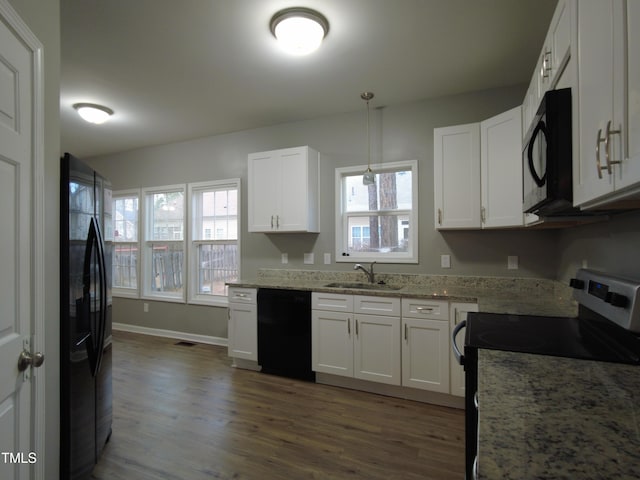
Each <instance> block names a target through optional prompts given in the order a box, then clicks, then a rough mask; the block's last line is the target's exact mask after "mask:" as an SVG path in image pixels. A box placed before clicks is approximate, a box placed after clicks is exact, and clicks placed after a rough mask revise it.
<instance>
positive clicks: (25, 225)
mask: <svg viewBox="0 0 640 480" xmlns="http://www.w3.org/2000/svg"><path fill="white" fill-rule="evenodd" d="M0 7H2V8H1V9H0V205H2V208H0V225H2V228H0V265H2V275H0V451H1V452H3V454H2V459H0V478H2V479H14V480H18V479H19V480H23V479H27V478H29V474H30V465H29V460H30V458H31V457H30V456H29V454H30V451H31V446H32V445H33V444H32V441H31V438H30V429H31V425H30V422H31V388H30V384H29V377H30V376H31V374H32V372H31V369H30V368H28V369H27V370H25V371H24V372H20V371H19V370H18V357H19V355H20V353H21V352H22V350H23V348H25V347H27V348H30V347H29V345H28V342H29V341H30V337H31V314H32V311H31V295H32V294H31V284H32V278H31V271H32V264H31V256H32V251H31V245H32V243H31V242H32V238H33V237H32V231H31V222H32V219H33V210H32V202H31V199H32V192H33V190H32V184H31V175H32V160H33V152H32V141H33V139H32V120H33V116H32V103H31V102H32V90H33V86H32V83H31V82H32V75H33V73H32V72H33V64H32V62H33V58H32V52H31V50H29V48H28V47H26V46H25V43H24V42H23V41H22V40H21V39H20V38H18V37H17V36H16V34H15V33H14V30H13V29H11V28H9V27H8V26H7V24H6V23H5V21H8V20H5V16H4V12H5V11H6V9H7V7H5V6H3V5H2V4H0ZM36 453H37V452H36Z"/></svg>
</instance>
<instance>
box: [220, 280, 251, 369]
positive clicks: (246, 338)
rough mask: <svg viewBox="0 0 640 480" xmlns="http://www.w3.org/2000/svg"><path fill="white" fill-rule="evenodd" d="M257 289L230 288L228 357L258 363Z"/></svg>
mask: <svg viewBox="0 0 640 480" xmlns="http://www.w3.org/2000/svg"><path fill="white" fill-rule="evenodd" d="M256 297H257V290H256V289H255V288H237V287H231V288H229V323H228V333H227V335H228V337H229V340H228V342H229V343H228V355H229V356H230V357H233V358H241V359H244V360H255V361H258V309H257V302H256Z"/></svg>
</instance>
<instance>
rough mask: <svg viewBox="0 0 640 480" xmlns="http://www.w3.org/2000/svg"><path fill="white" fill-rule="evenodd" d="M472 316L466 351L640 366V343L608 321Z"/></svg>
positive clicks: (526, 316)
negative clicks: (524, 354)
mask: <svg viewBox="0 0 640 480" xmlns="http://www.w3.org/2000/svg"><path fill="white" fill-rule="evenodd" d="M584 313H585V312H582V311H581V314H580V316H579V317H577V318H571V317H544V316H532V315H511V314H498V313H482V312H479V313H478V312H472V313H469V315H468V317H467V328H466V334H465V347H472V348H474V347H475V348H485V349H491V350H506V351H511V352H522V353H533V354H539V355H552V356H557V357H569V358H579V359H585V360H597V361H603V362H615V363H629V364H637V365H640V339H639V338H638V337H637V336H635V335H633V334H631V333H630V332H628V331H627V330H625V329H623V328H621V327H619V326H617V325H615V324H613V323H612V322H610V321H608V320H601V319H598V318H588V317H589V315H588V314H586V315H585V314H584Z"/></svg>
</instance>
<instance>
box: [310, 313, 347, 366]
mask: <svg viewBox="0 0 640 480" xmlns="http://www.w3.org/2000/svg"><path fill="white" fill-rule="evenodd" d="M311 329H312V330H311V331H312V336H311V338H312V342H311V365H312V369H313V370H314V371H315V372H323V373H331V374H333V375H341V376H344V377H352V376H353V337H354V334H355V331H354V329H355V325H354V321H353V315H352V314H349V313H342V312H328V311H322V310H312V311H311Z"/></svg>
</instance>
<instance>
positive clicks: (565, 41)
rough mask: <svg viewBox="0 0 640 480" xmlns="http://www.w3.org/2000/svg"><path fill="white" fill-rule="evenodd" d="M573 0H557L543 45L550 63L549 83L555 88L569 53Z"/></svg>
mask: <svg viewBox="0 0 640 480" xmlns="http://www.w3.org/2000/svg"><path fill="white" fill-rule="evenodd" d="M574 6H575V0H559V1H558V5H557V6H556V10H555V12H554V14H553V18H552V19H551V26H550V27H549V32H548V34H547V41H546V42H545V46H546V49H547V52H548V55H547V57H548V60H547V61H549V62H550V65H549V66H548V68H550V78H549V80H550V85H551V88H555V85H556V82H557V80H558V75H559V74H561V73H562V70H563V69H564V67H565V65H566V64H567V62H568V60H569V56H570V54H571V38H572V28H571V26H572V20H573V16H574V14H575V13H574Z"/></svg>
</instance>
